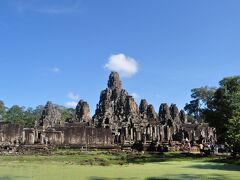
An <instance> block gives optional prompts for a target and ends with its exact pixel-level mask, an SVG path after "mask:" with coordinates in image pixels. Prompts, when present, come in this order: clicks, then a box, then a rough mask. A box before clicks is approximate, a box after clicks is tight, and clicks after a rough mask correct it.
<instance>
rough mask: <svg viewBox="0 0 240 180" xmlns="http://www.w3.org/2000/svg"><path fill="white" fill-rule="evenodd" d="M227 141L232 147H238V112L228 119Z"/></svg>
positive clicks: (239, 119)
mask: <svg viewBox="0 0 240 180" xmlns="http://www.w3.org/2000/svg"><path fill="white" fill-rule="evenodd" d="M227 129H228V130H227V140H228V142H230V143H231V144H233V145H234V146H237V147H239V146H240V111H237V112H236V114H234V116H233V117H232V118H231V119H229V123H228V125H227Z"/></svg>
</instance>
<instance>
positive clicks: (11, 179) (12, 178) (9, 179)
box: [0, 175, 29, 180]
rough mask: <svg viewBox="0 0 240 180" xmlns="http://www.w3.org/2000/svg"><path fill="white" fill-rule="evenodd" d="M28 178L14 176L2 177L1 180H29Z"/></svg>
mask: <svg viewBox="0 0 240 180" xmlns="http://www.w3.org/2000/svg"><path fill="white" fill-rule="evenodd" d="M28 178H29V177H27V176H12V175H5V176H0V180H15V179H28Z"/></svg>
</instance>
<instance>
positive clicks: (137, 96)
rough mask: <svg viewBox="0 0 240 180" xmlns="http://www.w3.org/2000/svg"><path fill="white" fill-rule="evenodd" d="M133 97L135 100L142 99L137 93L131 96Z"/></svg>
mask: <svg viewBox="0 0 240 180" xmlns="http://www.w3.org/2000/svg"><path fill="white" fill-rule="evenodd" d="M131 96H132V97H133V98H135V99H139V98H140V96H139V94H138V93H135V92H133V93H132V94H131Z"/></svg>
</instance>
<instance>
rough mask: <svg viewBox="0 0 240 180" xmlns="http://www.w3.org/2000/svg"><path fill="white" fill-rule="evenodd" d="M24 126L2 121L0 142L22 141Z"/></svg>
mask: <svg viewBox="0 0 240 180" xmlns="http://www.w3.org/2000/svg"><path fill="white" fill-rule="evenodd" d="M22 135H23V126H21V125H18V124H11V123H4V122H0V142H9V143H17V142H22Z"/></svg>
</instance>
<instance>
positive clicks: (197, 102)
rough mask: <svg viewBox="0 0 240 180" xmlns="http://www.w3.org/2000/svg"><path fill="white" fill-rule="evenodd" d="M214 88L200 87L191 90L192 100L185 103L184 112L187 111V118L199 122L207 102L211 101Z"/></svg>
mask: <svg viewBox="0 0 240 180" xmlns="http://www.w3.org/2000/svg"><path fill="white" fill-rule="evenodd" d="M215 91H216V88H213V87H208V86H205V87H200V88H194V89H192V90H191V92H192V94H191V98H192V99H193V100H191V101H190V103H187V104H186V105H185V107H184V110H185V111H187V114H188V115H189V117H191V116H192V117H193V118H195V119H196V120H198V121H201V120H202V119H203V118H204V117H203V111H204V109H205V108H206V106H207V104H208V102H209V101H210V100H211V99H212V97H213V95H214V93H215Z"/></svg>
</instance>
